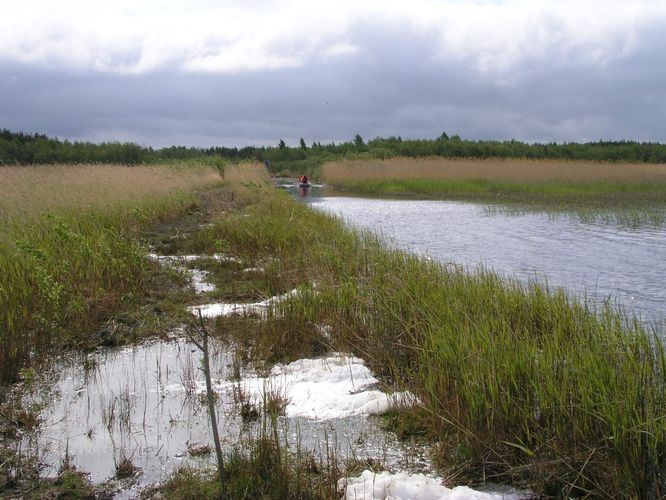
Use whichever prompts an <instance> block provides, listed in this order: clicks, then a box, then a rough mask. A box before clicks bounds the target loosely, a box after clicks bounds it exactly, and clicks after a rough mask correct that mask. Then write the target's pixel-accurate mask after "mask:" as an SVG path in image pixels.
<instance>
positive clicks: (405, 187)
mask: <svg viewBox="0 0 666 500" xmlns="http://www.w3.org/2000/svg"><path fill="white" fill-rule="evenodd" d="M322 178H323V180H325V181H326V182H328V183H330V184H333V185H335V186H337V187H340V188H343V189H347V190H351V191H356V192H363V193H380V194H393V195H395V194H411V195H422V196H428V197H471V198H479V197H483V198H495V199H505V198H508V199H512V198H518V199H521V198H526V199H540V198H545V199H546V200H548V199H564V200H570V199H574V200H575V199H583V200H584V199H595V198H597V199H610V200H617V199H629V200H634V201H640V200H641V199H643V198H645V199H647V201H650V202H654V201H661V202H666V165H663V164H649V165H648V164H631V163H602V162H591V161H587V162H583V161H557V160H526V159H523V160H520V159H487V160H476V159H449V158H392V159H389V160H346V161H337V162H329V163H326V164H325V165H324V166H323V167H322ZM643 201H646V200H643Z"/></svg>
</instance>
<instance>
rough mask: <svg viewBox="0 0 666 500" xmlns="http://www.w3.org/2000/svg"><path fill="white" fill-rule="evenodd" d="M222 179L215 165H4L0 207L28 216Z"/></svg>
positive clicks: (0, 171) (0, 172)
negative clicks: (184, 166) (177, 166)
mask: <svg viewBox="0 0 666 500" xmlns="http://www.w3.org/2000/svg"><path fill="white" fill-rule="evenodd" d="M219 180H220V174H219V173H218V171H217V170H216V169H214V168H186V169H185V168H183V169H177V168H173V167H168V166H161V165H151V166H138V167H127V166H119V165H71V166H38V167H2V168H0V185H1V186H2V193H0V210H3V211H6V214H7V215H10V214H13V215H16V216H25V215H27V214H39V213H40V212H43V211H47V210H48V211H50V210H60V209H86V208H101V207H106V208H108V207H109V206H110V205H117V204H119V203H124V202H131V201H132V200H137V199H141V198H143V197H145V196H146V195H150V196H160V195H166V194H169V193H173V192H175V191H178V190H190V189H193V188H195V187H197V186H202V185H205V184H210V183H212V182H216V181H219Z"/></svg>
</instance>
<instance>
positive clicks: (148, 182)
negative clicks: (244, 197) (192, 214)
mask: <svg viewBox="0 0 666 500" xmlns="http://www.w3.org/2000/svg"><path fill="white" fill-rule="evenodd" d="M219 181H220V175H219V172H218V171H217V170H216V169H213V168H188V169H178V168H172V167H156V166H153V167H133V168H129V167H121V166H76V167H30V168H25V167H24V168H21V167H5V168H2V169H0V184H1V185H2V186H3V192H2V195H1V196H0V211H1V212H2V214H3V217H2V220H0V312H1V314H0V347H1V348H0V384H2V383H7V382H10V381H12V380H13V379H14V378H15V376H16V375H17V373H18V370H19V368H20V367H21V366H22V365H23V363H25V362H26V360H28V359H31V358H32V359H34V358H35V356H37V355H38V354H39V353H40V352H44V351H45V350H46V349H48V348H49V347H51V346H52V345H53V342H54V340H55V339H58V340H60V341H61V342H63V343H67V342H72V341H74V339H75V338H76V336H77V335H79V334H78V333H77V332H82V331H85V328H86V327H88V328H89V327H90V326H91V325H93V324H95V323H96V322H98V321H99V320H100V319H102V318H105V317H108V315H109V314H110V313H111V312H112V311H115V310H116V309H117V308H118V307H119V306H120V304H123V303H125V304H127V303H129V302H131V301H132V300H133V297H135V296H136V294H138V293H139V292H140V291H141V290H143V289H144V288H145V286H146V282H145V277H146V271H147V269H146V264H145V250H144V249H143V248H142V247H141V246H140V245H139V243H138V238H137V234H138V231H139V229H141V228H142V227H145V226H146V224H148V223H151V222H155V221H156V220H159V219H166V218H170V217H177V216H180V215H182V214H183V213H184V212H185V211H186V210H188V208H189V206H190V205H191V204H192V203H193V198H192V196H191V192H192V190H194V189H196V188H203V187H205V186H209V185H211V184H212V183H219Z"/></svg>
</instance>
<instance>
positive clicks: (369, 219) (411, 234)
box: [307, 188, 666, 331]
mask: <svg viewBox="0 0 666 500" xmlns="http://www.w3.org/2000/svg"><path fill="white" fill-rule="evenodd" d="M307 195H308V197H307V201H308V203H310V204H311V205H312V206H313V207H315V208H319V209H323V210H327V211H329V212H332V213H334V214H337V215H340V216H341V217H342V218H343V219H344V220H346V221H347V222H349V223H350V224H351V225H354V226H358V227H363V228H370V229H372V230H374V231H377V232H379V233H380V234H382V235H383V236H384V237H386V238H387V239H388V240H390V241H392V242H393V243H394V244H396V245H398V246H399V247H401V248H404V249H406V250H408V251H412V252H416V253H419V254H423V255H426V256H428V257H430V258H433V259H437V260H439V261H441V262H444V263H454V264H458V265H462V266H464V267H466V268H468V269H472V270H474V269H478V267H479V266H484V267H486V268H488V269H492V270H494V271H496V272H499V273H500V274H502V275H505V276H508V277H516V278H518V279H520V280H521V281H523V282H527V281H528V280H533V279H536V280H538V281H539V282H542V283H543V282H547V283H548V285H549V286H551V287H563V288H565V289H566V290H568V291H569V292H570V293H572V294H574V295H576V296H577V297H579V298H581V299H586V300H589V301H590V302H591V303H594V304H601V303H603V302H606V301H609V302H610V303H611V304H614V305H619V306H620V307H621V308H622V309H623V310H624V311H625V312H626V313H628V314H629V315H635V316H636V317H638V318H639V319H640V320H641V321H642V322H643V323H644V324H645V325H647V326H650V327H654V328H657V329H662V331H663V325H661V326H659V325H658V323H662V322H663V320H664V317H665V316H666V314H665V313H666V287H665V286H664V283H666V227H664V226H661V227H655V226H651V225H643V226H641V225H628V224H619V223H611V222H608V221H605V222H582V221H581V220H580V219H579V218H578V217H577V216H575V215H574V214H570V215H571V216H567V214H561V213H560V214H558V215H553V214H552V213H548V212H546V211H530V212H518V211H513V212H507V211H506V210H503V209H501V208H500V209H497V208H496V207H492V206H488V205H485V204H479V203H465V202H457V201H433V200H392V199H372V198H360V197H341V196H329V195H326V192H325V191H323V190H318V189H317V188H315V189H312V188H311V189H310V191H309V192H308V193H307Z"/></svg>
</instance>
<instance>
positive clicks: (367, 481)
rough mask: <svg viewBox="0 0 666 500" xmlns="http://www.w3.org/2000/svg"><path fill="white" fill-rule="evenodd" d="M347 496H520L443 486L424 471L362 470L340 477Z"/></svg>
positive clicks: (489, 499)
mask: <svg viewBox="0 0 666 500" xmlns="http://www.w3.org/2000/svg"><path fill="white" fill-rule="evenodd" d="M338 486H339V488H340V490H343V489H344V495H345V496H344V498H346V499H348V500H385V499H391V500H407V499H410V500H500V499H509V498H512V499H517V498H522V497H521V496H519V495H514V494H502V493H485V492H482V491H477V490H473V489H472V488H468V487H467V486H456V487H455V488H447V487H446V486H444V485H443V484H441V479H439V478H434V477H430V476H426V475H424V474H407V473H398V474H391V473H389V472H379V473H375V472H372V471H369V470H366V471H363V473H362V474H361V475H360V476H359V477H354V478H346V479H341V480H340V482H339V483H338Z"/></svg>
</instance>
